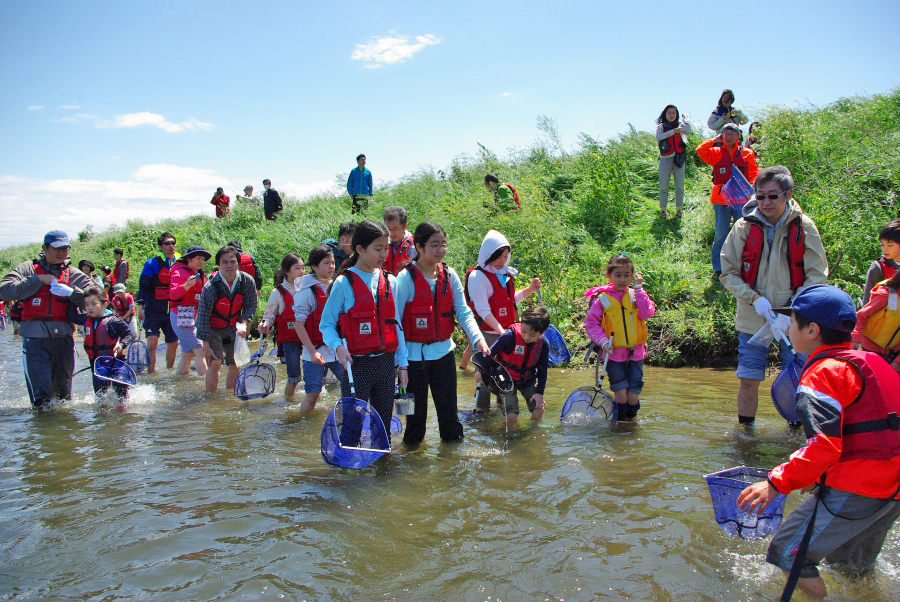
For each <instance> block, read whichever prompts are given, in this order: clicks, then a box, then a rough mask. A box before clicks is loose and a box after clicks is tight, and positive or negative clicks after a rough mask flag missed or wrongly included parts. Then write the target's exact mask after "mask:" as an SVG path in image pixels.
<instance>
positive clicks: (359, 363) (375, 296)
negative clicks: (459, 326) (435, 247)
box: [320, 219, 409, 437]
mask: <svg viewBox="0 0 900 602" xmlns="http://www.w3.org/2000/svg"><path fill="white" fill-rule="evenodd" d="M352 245H353V256H352V257H350V259H348V260H347V262H346V263H345V264H344V269H343V270H342V271H341V274H340V276H338V277H337V279H335V281H334V284H333V285H332V287H331V294H330V295H329V296H328V301H327V302H326V303H325V309H324V310H323V311H322V322H321V324H320V330H321V332H322V337H323V339H324V340H325V344H326V345H328V347H329V348H330V349H333V350H334V352H335V355H336V356H337V359H338V361H339V362H340V363H341V365H343V366H344V367H348V366H349V365H350V364H353V368H352V370H353V378H354V381H355V389H356V398H357V399H362V400H363V401H367V402H369V403H370V404H371V405H372V407H373V408H375V411H376V412H378V415H379V416H380V417H381V420H382V422H384V425H385V428H386V429H387V430H388V437H390V425H391V415H392V414H393V407H394V380H395V379H394V375H395V373H396V372H395V368H394V367H395V366H397V367H399V369H400V386H401V387H402V388H404V389H405V388H406V387H407V386H408V384H409V375H408V374H407V371H408V365H407V358H406V343H405V341H404V339H403V331H402V330H400V328H398V326H397V323H398V320H397V318H396V307H395V305H394V299H395V289H396V285H397V280H396V278H394V276H393V275H391V274H387V273H386V272H385V271H384V270H383V269H382V268H381V266H382V265H383V264H384V260H385V258H386V257H387V255H388V248H389V247H390V239H389V238H388V230H387V228H385V226H384V224H380V223H378V222H375V221H372V220H368V219H367V220H365V221H363V222H360V224H359V225H358V226H356V230H355V231H354V232H353V242H352ZM342 338H343V339H344V340H346V345H345V343H344V341H343V340H342ZM341 395H342V396H344V397H349V396H350V383H349V379H348V378H347V375H346V374H345V375H344V376H343V377H342V378H341Z"/></svg>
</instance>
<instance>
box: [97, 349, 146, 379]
mask: <svg viewBox="0 0 900 602" xmlns="http://www.w3.org/2000/svg"><path fill="white" fill-rule="evenodd" d="M94 376H96V377H97V378H99V379H100V380H105V381H108V382H111V383H116V384H120V385H127V386H134V385H136V384H137V374H135V373H134V370H132V369H131V366H129V365H128V364H126V363H125V362H123V361H122V360H117V359H116V358H114V357H108V356H105V355H101V356H100V357H98V358H97V359H95V360H94Z"/></svg>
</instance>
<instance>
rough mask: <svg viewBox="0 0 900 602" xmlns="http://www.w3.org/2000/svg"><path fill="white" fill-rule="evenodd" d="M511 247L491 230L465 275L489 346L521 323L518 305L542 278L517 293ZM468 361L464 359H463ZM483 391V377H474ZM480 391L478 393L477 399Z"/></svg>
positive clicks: (472, 305) (470, 301)
mask: <svg viewBox="0 0 900 602" xmlns="http://www.w3.org/2000/svg"><path fill="white" fill-rule="evenodd" d="M510 250H511V247H510V244H509V241H508V240H506V237H505V236H503V235H502V234H500V233H499V232H497V231H496V230H489V231H488V233H487V234H486V235H485V237H484V240H483V241H482V242H481V249H480V250H479V251H478V263H477V264H476V265H475V266H474V267H472V268H469V271H468V272H467V273H466V283H465V294H466V301H467V302H468V304H469V307H470V308H471V309H472V311H473V312H474V313H475V320H476V321H477V322H478V325H479V326H480V327H481V331H482V332H483V333H484V339H485V342H486V343H487V344H488V346H491V345H493V344H494V342H495V341H496V340H497V338H498V337H499V336H500V335H502V334H503V333H504V332H506V329H507V328H509V326H510V325H512V324H513V322H517V321H518V319H519V313H518V309H517V308H516V303H518V302H519V301H521V300H522V299H525V298H526V297H528V296H529V295H531V294H532V293H534V292H535V291H536V290H537V289H538V288H540V286H541V280H540V278H533V279H532V280H531V283H530V284H529V285H528V286H527V287H526V288H524V289H522V290H520V291H517V290H516V284H515V281H514V277H515V276H516V275H517V274H518V273H519V272H518V271H517V270H516V269H515V268H511V267H509V259H510ZM464 359H465V355H464ZM475 381H476V383H478V384H477V385H476V386H477V387H479V388H480V387H481V375H480V374H476V375H475ZM478 393H479V391H478V390H477V389H476V391H475V395H476V399H477V397H478Z"/></svg>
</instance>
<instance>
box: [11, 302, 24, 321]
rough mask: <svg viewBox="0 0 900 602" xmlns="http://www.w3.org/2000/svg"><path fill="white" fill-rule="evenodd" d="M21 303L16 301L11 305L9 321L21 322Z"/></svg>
mask: <svg viewBox="0 0 900 602" xmlns="http://www.w3.org/2000/svg"><path fill="white" fill-rule="evenodd" d="M22 310H23V306H22V302H21V301H16V302H15V303H13V304H12V305H10V306H9V319H10V320H12V321H13V322H21V321H22Z"/></svg>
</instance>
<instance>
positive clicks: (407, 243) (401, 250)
mask: <svg viewBox="0 0 900 602" xmlns="http://www.w3.org/2000/svg"><path fill="white" fill-rule="evenodd" d="M412 246H413V239H412V236H407V237H406V238H404V239H403V240H401V241H400V244H399V245H397V250H396V251H394V245H393V244H390V245H389V246H388V256H387V257H386V258H385V260H384V263H383V264H382V266H381V267H382V268H384V269H385V270H387V271H388V272H390V273H391V274H393V275H394V276H396V275H397V274H399V273H400V270H402V269H403V268H404V267H405V266H406V264H408V263H409V262H410V259H409V250H410V249H411V248H412Z"/></svg>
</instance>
